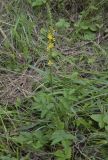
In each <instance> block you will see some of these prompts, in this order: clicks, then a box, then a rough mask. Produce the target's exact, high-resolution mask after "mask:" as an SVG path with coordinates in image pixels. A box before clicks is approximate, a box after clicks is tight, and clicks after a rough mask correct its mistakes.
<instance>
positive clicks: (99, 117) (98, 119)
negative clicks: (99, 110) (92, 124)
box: [91, 114, 104, 128]
mask: <svg viewBox="0 0 108 160" xmlns="http://www.w3.org/2000/svg"><path fill="white" fill-rule="evenodd" d="M103 117H104V115H103V114H93V115H91V118H92V119H93V120H95V121H96V122H98V124H99V127H100V128H103V127H104V121H103Z"/></svg>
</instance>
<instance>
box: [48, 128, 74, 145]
mask: <svg viewBox="0 0 108 160" xmlns="http://www.w3.org/2000/svg"><path fill="white" fill-rule="evenodd" d="M51 139H52V145H54V144H57V143H59V142H61V141H63V140H72V139H75V137H74V136H73V135H72V134H70V133H68V132H65V131H64V130H57V131H55V132H54V133H53V134H52V138H51Z"/></svg>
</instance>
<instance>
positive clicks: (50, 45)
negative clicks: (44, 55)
mask: <svg viewBox="0 0 108 160" xmlns="http://www.w3.org/2000/svg"><path fill="white" fill-rule="evenodd" d="M52 48H54V43H51V42H50V43H49V44H48V46H47V51H50V50H51V49H52Z"/></svg>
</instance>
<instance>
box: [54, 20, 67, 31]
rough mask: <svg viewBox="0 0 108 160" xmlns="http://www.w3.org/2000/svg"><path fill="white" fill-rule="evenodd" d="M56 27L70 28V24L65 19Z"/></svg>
mask: <svg viewBox="0 0 108 160" xmlns="http://www.w3.org/2000/svg"><path fill="white" fill-rule="evenodd" d="M56 27H57V28H62V29H65V28H69V27H70V24H69V23H68V22H66V21H65V19H60V20H59V21H58V22H57V23H56Z"/></svg>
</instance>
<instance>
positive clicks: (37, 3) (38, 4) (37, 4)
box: [32, 0, 46, 7]
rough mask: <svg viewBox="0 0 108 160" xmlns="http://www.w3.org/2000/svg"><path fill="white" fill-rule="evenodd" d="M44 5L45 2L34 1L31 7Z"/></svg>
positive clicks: (43, 0) (44, 0) (41, 0)
mask: <svg viewBox="0 0 108 160" xmlns="http://www.w3.org/2000/svg"><path fill="white" fill-rule="evenodd" d="M45 3H46V0H35V1H34V2H32V7H35V6H41V5H43V4H45Z"/></svg>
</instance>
